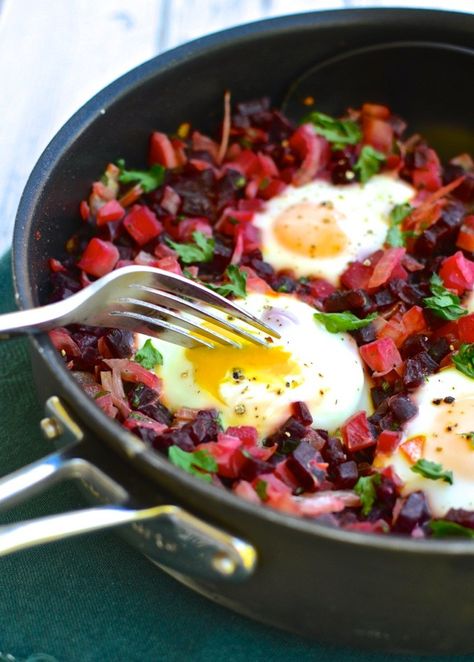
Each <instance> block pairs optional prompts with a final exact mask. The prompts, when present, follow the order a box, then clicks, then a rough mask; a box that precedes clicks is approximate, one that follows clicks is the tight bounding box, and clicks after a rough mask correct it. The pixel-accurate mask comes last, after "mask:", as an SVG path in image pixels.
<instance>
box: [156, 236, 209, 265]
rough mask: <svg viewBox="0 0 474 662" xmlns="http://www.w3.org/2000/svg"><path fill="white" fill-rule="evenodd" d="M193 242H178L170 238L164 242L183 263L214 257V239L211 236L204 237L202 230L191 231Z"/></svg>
mask: <svg viewBox="0 0 474 662" xmlns="http://www.w3.org/2000/svg"><path fill="white" fill-rule="evenodd" d="M193 239H194V244H178V243H176V242H175V241H172V240H171V239H167V240H166V243H167V244H168V245H169V246H171V248H173V249H174V250H175V251H176V252H177V253H178V257H179V259H180V260H181V261H182V262H184V264H191V263H192V262H210V261H211V260H212V258H213V257H214V247H215V243H216V242H215V241H214V239H213V238H212V237H206V235H205V234H204V233H202V232H193Z"/></svg>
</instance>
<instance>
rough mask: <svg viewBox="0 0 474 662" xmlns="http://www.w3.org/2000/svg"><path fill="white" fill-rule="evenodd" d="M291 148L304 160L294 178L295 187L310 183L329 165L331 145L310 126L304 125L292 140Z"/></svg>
mask: <svg viewBox="0 0 474 662" xmlns="http://www.w3.org/2000/svg"><path fill="white" fill-rule="evenodd" d="M289 143H290V147H291V148H292V149H294V150H295V151H296V152H297V154H298V155H299V157H300V158H301V159H302V163H301V166H300V168H299V169H298V170H297V171H296V173H295V174H294V176H293V184H294V185H295V186H303V184H307V183H308V182H310V181H311V180H312V179H313V177H314V176H315V175H316V173H317V172H318V170H319V169H320V168H321V167H322V166H324V165H325V164H326V163H327V160H328V158H329V149H328V148H329V143H328V142H327V140H326V139H325V138H323V137H322V136H318V135H317V134H316V133H315V131H314V128H313V127H312V126H311V125H310V124H302V125H301V126H300V127H298V129H297V130H296V131H295V132H294V134H293V135H292V136H291V138H290V141H289Z"/></svg>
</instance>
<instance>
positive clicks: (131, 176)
mask: <svg viewBox="0 0 474 662" xmlns="http://www.w3.org/2000/svg"><path fill="white" fill-rule="evenodd" d="M117 165H118V167H119V168H120V174H119V182H121V183H122V184H130V183H133V182H136V183H137V184H140V186H141V187H142V189H143V192H144V193H150V191H154V190H155V189H156V188H158V187H159V186H161V185H162V184H163V180H164V178H165V168H164V167H163V166H162V165H159V164H158V163H157V164H156V165H153V166H151V168H150V169H149V170H125V161H124V160H123V159H119V160H118V161H117Z"/></svg>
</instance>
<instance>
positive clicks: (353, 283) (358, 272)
mask: <svg viewBox="0 0 474 662" xmlns="http://www.w3.org/2000/svg"><path fill="white" fill-rule="evenodd" d="M372 271H373V267H372V266H371V265H367V264H363V263H362V262H350V263H349V266H348V267H347V269H346V270H345V271H344V272H343V273H342V275H341V283H342V285H344V287H347V289H348V290H357V289H360V288H362V289H366V288H367V287H368V285H369V280H370V278H371V276H372Z"/></svg>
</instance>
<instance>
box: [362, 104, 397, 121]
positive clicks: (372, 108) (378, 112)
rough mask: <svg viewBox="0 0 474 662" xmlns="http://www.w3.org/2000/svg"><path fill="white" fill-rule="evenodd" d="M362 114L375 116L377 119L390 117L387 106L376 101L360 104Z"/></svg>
mask: <svg viewBox="0 0 474 662" xmlns="http://www.w3.org/2000/svg"><path fill="white" fill-rule="evenodd" d="M362 115H369V116H370V117H376V118H377V119H379V120H388V118H389V117H390V110H389V109H388V108H387V106H381V105H379V104H376V103H364V104H362Z"/></svg>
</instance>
